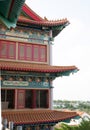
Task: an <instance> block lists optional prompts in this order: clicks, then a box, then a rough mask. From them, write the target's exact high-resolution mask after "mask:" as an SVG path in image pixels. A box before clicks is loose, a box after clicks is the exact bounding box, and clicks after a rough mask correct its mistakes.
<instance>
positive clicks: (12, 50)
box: [0, 41, 16, 59]
mask: <svg viewBox="0 0 90 130" xmlns="http://www.w3.org/2000/svg"><path fill="white" fill-rule="evenodd" d="M0 45H1V51H0V58H5V59H15V58H16V44H15V43H14V42H9V41H0Z"/></svg>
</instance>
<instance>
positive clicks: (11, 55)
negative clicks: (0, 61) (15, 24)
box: [8, 42, 16, 59]
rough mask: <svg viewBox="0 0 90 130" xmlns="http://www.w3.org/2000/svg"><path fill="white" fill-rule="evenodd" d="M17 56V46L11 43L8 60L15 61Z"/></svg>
mask: <svg viewBox="0 0 90 130" xmlns="http://www.w3.org/2000/svg"><path fill="white" fill-rule="evenodd" d="M15 56H16V45H15V44H14V43H12V42H10V43H9V47H8V58H10V59H14V58H15Z"/></svg>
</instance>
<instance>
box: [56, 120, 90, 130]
mask: <svg viewBox="0 0 90 130" xmlns="http://www.w3.org/2000/svg"><path fill="white" fill-rule="evenodd" d="M55 130H90V119H88V120H82V122H81V123H80V124H79V125H78V126H70V125H67V124H65V123H61V125H60V128H55Z"/></svg>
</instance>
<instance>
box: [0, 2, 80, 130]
mask: <svg viewBox="0 0 90 130" xmlns="http://www.w3.org/2000/svg"><path fill="white" fill-rule="evenodd" d="M2 10H3V9H2ZM14 11H15V10H14ZM12 14H13V11H12ZM11 18H12V17H11ZM6 23H7V21H5V22H3V21H2V20H0V69H1V77H0V79H1V103H2V104H1V105H2V117H3V118H7V119H8V121H13V122H14V128H15V127H16V126H18V125H21V126H23V129H25V130H30V129H32V130H34V129H35V130H36V129H37V130H38V129H43V130H44V129H46V127H47V126H48V129H51V128H52V126H53V125H55V124H56V123H57V122H60V121H65V120H67V119H70V118H72V117H75V116H78V114H77V113H75V112H61V111H56V110H52V90H53V86H52V81H53V80H54V79H55V78H57V77H60V76H69V74H70V73H74V72H77V71H78V68H77V67H75V66H51V65H50V58H51V57H50V46H52V44H51V43H52V41H53V39H54V37H56V36H57V35H58V34H59V33H60V32H61V31H62V29H63V28H65V27H66V26H67V25H68V24H69V21H68V20H67V19H62V20H57V21H49V20H47V19H43V18H41V17H40V16H39V15H37V14H36V13H35V12H34V11H33V10H31V9H30V8H29V7H28V6H27V5H26V4H24V5H23V7H22V11H21V13H20V16H19V18H18V21H17V25H16V27H15V28H12V27H11V26H8V24H6ZM9 24H10V23H9ZM9 27H11V28H9Z"/></svg>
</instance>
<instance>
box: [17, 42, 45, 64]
mask: <svg viewBox="0 0 90 130" xmlns="http://www.w3.org/2000/svg"><path fill="white" fill-rule="evenodd" d="M46 48H47V46H45V45H35V44H28V43H19V44H18V59H19V60H26V61H36V62H46V60H47V50H46Z"/></svg>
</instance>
